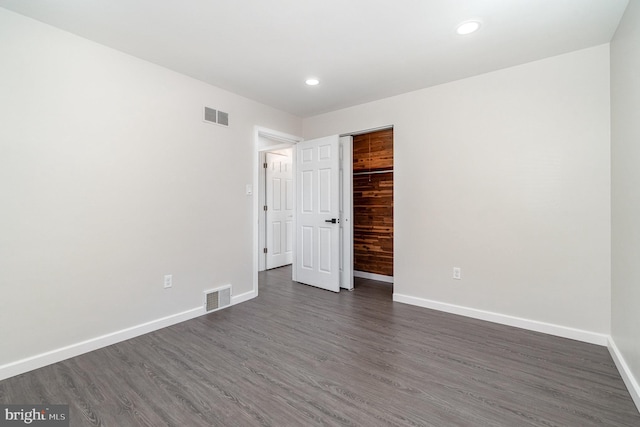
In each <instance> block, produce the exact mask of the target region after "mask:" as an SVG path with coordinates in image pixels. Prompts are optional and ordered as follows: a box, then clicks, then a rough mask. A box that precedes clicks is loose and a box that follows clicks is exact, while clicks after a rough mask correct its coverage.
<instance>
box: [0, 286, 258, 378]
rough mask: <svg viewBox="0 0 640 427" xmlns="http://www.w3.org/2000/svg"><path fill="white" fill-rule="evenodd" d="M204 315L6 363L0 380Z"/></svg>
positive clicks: (181, 316) (189, 314)
mask: <svg viewBox="0 0 640 427" xmlns="http://www.w3.org/2000/svg"><path fill="white" fill-rule="evenodd" d="M255 296H256V294H255V292H254V291H249V292H245V293H243V294H240V295H236V296H233V297H231V304H232V305H235V304H240V303H242V302H245V301H248V300H250V299H252V298H255ZM203 314H206V312H205V310H204V306H201V307H197V308H192V309H191V310H187V311H183V312H182V313H177V314H172V315H170V316H166V317H162V318H160V319H156V320H152V321H150V322H146V323H142V324H140V325H136V326H132V327H130V328H126V329H122V330H120V331H116V332H112V333H109V334H106V335H102V336H99V337H96V338H91V339H88V340H86V341H82V342H79V343H76V344H71V345H68V346H66V347H62V348H58V349H55V350H51V351H48V352H46V353H41V354H37V355H35V356H31V357H27V358H25V359H21V360H18V361H15V362H11V363H7V364H5V365H2V366H0V380H4V379H7V378H10V377H13V376H15V375H20V374H24V373H25V372H29V371H32V370H34V369H38V368H42V367H44V366H47V365H51V364H52V363H57V362H61V361H63V360H65V359H69V358H71V357H75V356H79V355H81V354H84V353H88V352H90V351H93V350H97V349H99V348H103V347H106V346H108V345H112V344H116V343H119V342H122V341H125V340H128V339H131V338H135V337H137V336H140V335H143V334H148V333H149V332H153V331H157V330H158V329H162V328H166V327H167V326H171V325H175V324H177V323H181V322H184V321H186V320H191V319H193V318H196V317H198V316H201V315H203Z"/></svg>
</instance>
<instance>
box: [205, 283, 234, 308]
mask: <svg viewBox="0 0 640 427" xmlns="http://www.w3.org/2000/svg"><path fill="white" fill-rule="evenodd" d="M230 305H231V285H227V286H221V287H219V288H217V289H213V290H211V291H206V292H205V294H204V309H205V311H206V312H207V313H211V312H214V311H217V310H220V309H221V308H225V307H228V306H230Z"/></svg>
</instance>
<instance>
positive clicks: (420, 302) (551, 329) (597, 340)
mask: <svg viewBox="0 0 640 427" xmlns="http://www.w3.org/2000/svg"><path fill="white" fill-rule="evenodd" d="M393 300H394V301H396V302H401V303H404V304H410V305H417V306H419V307H424V308H430V309H433V310H438V311H444V312H447V313H452V314H458V315H461V316H466V317H472V318H474V319H479V320H486V321H488V322H493V323H500V324H502V325H507V326H514V327H516V328H522V329H528V330H530V331H536V332H542V333H544V334H549V335H555V336H558V337H563V338H570V339H572V340H577V341H582V342H587V343H590V344H597V345H601V346H606V345H607V343H608V340H609V336H608V335H605V334H599V333H596V332H589V331H585V330H582V329H574V328H569V327H567V326H560V325H554V324H552V323H545V322H539V321H537V320H530V319H524V318H521V317H515V316H509V315H506V314H500V313H494V312H491V311H484V310H478V309H475V308H469V307H464V306H460V305H455V304H448V303H443V302H439V301H432V300H428V299H423V298H417V297H412V296H409V295H402V294H396V293H394V294H393Z"/></svg>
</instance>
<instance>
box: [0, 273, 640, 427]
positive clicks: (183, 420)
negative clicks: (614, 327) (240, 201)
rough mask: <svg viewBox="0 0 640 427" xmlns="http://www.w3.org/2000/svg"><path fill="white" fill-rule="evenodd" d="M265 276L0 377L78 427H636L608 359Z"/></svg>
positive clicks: (639, 417) (19, 396)
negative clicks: (234, 293)
mask: <svg viewBox="0 0 640 427" xmlns="http://www.w3.org/2000/svg"><path fill="white" fill-rule="evenodd" d="M289 278H290V269H289V268H281V269H276V270H272V271H269V272H266V273H261V276H260V296H259V297H258V298H256V299H254V300H251V301H249V302H246V303H243V304H239V305H236V306H233V307H230V308H227V309H225V310H222V311H219V312H217V313H212V314H209V315H206V316H202V317H199V318H197V319H194V320H191V321H188V322H184V323H181V324H178V325H175V326H172V327H169V328H165V329H162V330H160V331H156V332H154V333H150V334H147V335H144V336H141V337H138V338H134V339H131V340H128V341H125V342H122V343H119V344H116V345H112V346H109V347H106V348H103V349H100V350H97V351H94V352H91V353H88V354H85V355H82V356H79V357H74V358H72V359H69V360H66V361H63V362H60V363H56V364H54V365H51V366H48V367H45V368H42V369H38V370H36V371H33V372H29V373H26V374H23V375H19V376H16V377H13V378H10V379H7V380H4V381H1V382H0V402H1V403H4V404H6V403H12V404H18V403H20V404H23V403H31V404H33V403H46V404H56V403H57V404H70V409H71V425H72V426H114V427H126V426H154V427H155V426H166V425H169V426H179V427H183V426H189V427H190V426H316V425H329V426H331V425H352V426H438V427H443V426H509V427H512V426H562V427H565V426H579V427H586V426H640V414H638V411H637V409H636V407H635V406H634V404H633V402H632V400H631V397H630V396H629V393H628V391H627V390H626V388H625V386H624V384H623V382H622V379H621V378H620V375H619V373H618V372H617V371H616V368H615V366H614V363H613V361H612V360H611V357H610V355H609V354H608V351H607V349H606V348H604V347H599V346H595V345H590V344H585V343H581V342H577V341H572V340H568V339H563V338H557V337H553V336H548V335H544V334H540V333H535V332H530V331H525V330H521V329H516V328H511V327H507V326H502V325H497V324H492V323H487V322H483V321H479V320H473V319H468V318H464V317H460V316H455V315H451V314H446V313H441V312H437V311H432V310H427V309H423V308H419V307H413V306H409V305H404V304H399V303H394V302H392V300H391V292H392V291H391V286H390V285H387V284H383V283H379V282H374V281H370V280H364V279H357V282H356V283H357V286H356V290H355V291H353V292H344V291H343V292H341V293H339V294H334V293H331V292H327V291H323V290H320V289H316V288H313V287H309V286H304V285H300V284H295V283H293V282H291V280H290V279H289Z"/></svg>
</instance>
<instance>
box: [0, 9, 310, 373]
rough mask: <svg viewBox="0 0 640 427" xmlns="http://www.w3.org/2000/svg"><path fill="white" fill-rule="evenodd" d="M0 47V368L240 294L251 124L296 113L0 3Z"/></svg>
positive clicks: (247, 228)
mask: <svg viewBox="0 0 640 427" xmlns="http://www.w3.org/2000/svg"><path fill="white" fill-rule="evenodd" d="M0 58H2V65H1V66H0V122H1V123H0V198H1V209H0V289H1V292H2V294H1V295H0V337H2V345H1V347H0V367H1V365H3V364H8V363H12V362H16V361H18V360H21V359H23V358H28V357H32V356H36V355H38V354H40V353H42V352H46V351H50V350H55V349H58V348H61V347H64V346H67V345H72V344H75V343H78V342H80V341H83V340H88V339H91V338H94V337H97V336H100V335H103V334H107V333H111V332H115V331H119V330H121V329H123V328H128V327H132V326H135V325H138V324H140V323H143V322H148V321H153V320H155V319H158V318H161V317H164V316H170V315H173V314H176V313H181V312H184V311H186V310H190V309H193V308H197V307H201V306H202V303H203V294H202V292H203V291H204V290H207V289H211V288H213V287H216V286H220V285H224V284H228V283H230V284H232V285H233V294H234V296H237V295H240V294H245V293H250V292H251V291H252V289H253V288H252V286H253V284H252V277H253V271H252V270H253V268H252V261H253V253H252V252H253V243H252V222H253V221H252V218H253V212H252V206H253V204H252V200H251V198H250V197H247V196H246V195H245V185H246V184H251V183H252V179H253V167H254V165H253V159H254V132H255V130H254V126H255V125H260V126H264V127H267V128H271V129H277V130H279V131H283V132H287V133H292V134H301V120H300V119H299V118H297V117H294V116H291V115H288V114H285V113H283V112H280V111H277V110H274V109H273V108H270V107H267V106H264V105H261V104H258V103H255V102H253V101H250V100H247V99H245V98H241V97H239V96H237V95H234V94H231V93H229V92H225V91H223V90H220V89H218V88H215V87H212V86H210V85H207V84H204V83H202V82H199V81H196V80H193V79H191V78H188V77H185V76H183V75H179V74H177V73H174V72H172V71H169V70H167V69H164V68H161V67H158V66H156V65H153V64H151V63H148V62H144V61H141V60H138V59H135V58H133V57H131V56H128V55H125V54H122V53H119V52H117V51H114V50H111V49H109V48H106V47H103V46H101V45H98V44H95V43H93V42H90V41H87V40H85V39H82V38H79V37H76V36H74V35H71V34H69V33H66V32H63V31H60V30H57V29H54V28H52V27H49V26H47V25H44V24H41V23H39V22H37V21H34V20H31V19H27V18H24V17H22V16H20V15H17V14H14V13H12V12H8V11H6V10H4V9H0ZM204 105H207V106H210V107H213V108H220V109H221V110H223V111H227V112H229V114H230V127H229V128H223V127H220V126H216V125H211V124H206V123H203V122H202V109H203V106H204ZM254 194H255V193H254ZM164 274H173V288H172V289H170V290H164V289H163V286H162V285H163V275H164Z"/></svg>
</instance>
